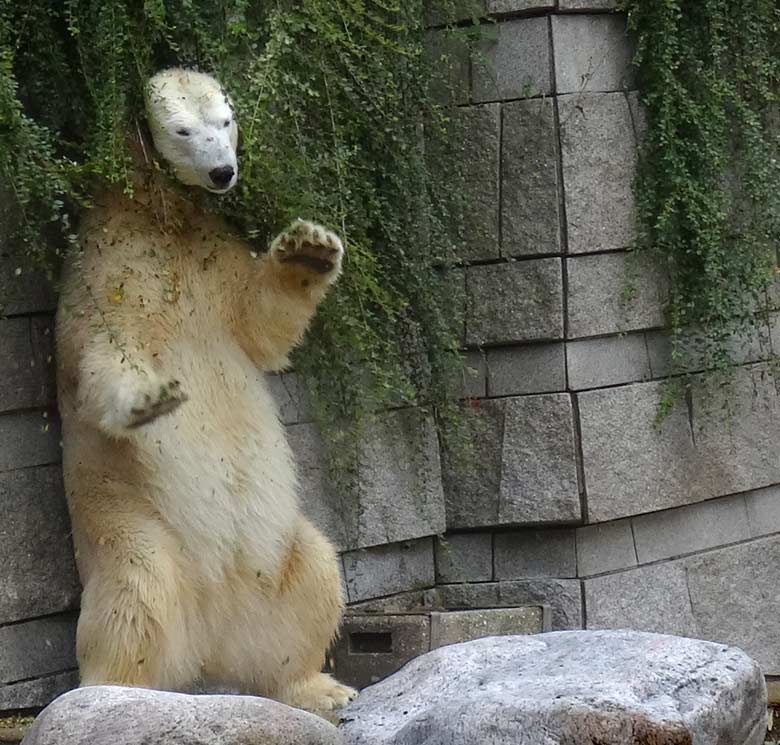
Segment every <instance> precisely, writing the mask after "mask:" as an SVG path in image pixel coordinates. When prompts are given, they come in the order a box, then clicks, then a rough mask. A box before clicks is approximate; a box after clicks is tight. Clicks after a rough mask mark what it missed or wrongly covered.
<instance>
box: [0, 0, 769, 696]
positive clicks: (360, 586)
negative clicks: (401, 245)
mask: <svg viewBox="0 0 780 745" xmlns="http://www.w3.org/2000/svg"><path fill="white" fill-rule="evenodd" d="M612 4H613V3H611V2H610V1H609V0H559V1H558V2H557V3H555V2H551V1H549V2H534V0H485V5H484V13H485V16H486V17H487V16H491V18H492V20H494V21H495V24H494V25H492V26H491V27H490V29H489V33H488V34H487V36H486V38H485V41H484V42H483V44H482V49H481V50H479V53H478V54H475V55H474V58H473V59H468V57H467V56H465V55H464V56H462V57H461V58H460V60H459V61H460V64H458V65H456V74H457V78H456V81H455V82H456V89H457V92H458V96H459V108H458V111H457V115H458V116H459V117H462V119H463V122H462V123H463V124H464V125H465V131H466V136H465V137H464V141H463V147H462V157H463V158H464V159H465V161H466V163H467V166H468V169H469V173H470V174H471V176H472V178H471V184H470V190H471V193H470V194H469V203H470V205H471V207H472V209H471V215H470V226H469V231H468V233H467V234H466V235H464V236H462V238H463V240H462V241H461V244H462V246H461V248H462V251H463V254H462V255H463V266H462V268H461V269H460V270H459V271H458V272H457V273H455V275H454V276H453V281H454V282H462V283H464V287H465V290H466V292H465V295H466V298H467V302H466V307H465V308H464V319H463V341H464V345H465V346H466V347H467V348H468V350H469V351H468V359H469V364H470V367H471V368H472V371H471V373H469V374H468V375H467V376H466V377H465V379H464V397H466V398H467V400H468V401H469V405H470V406H472V407H473V408H474V410H475V411H474V413H475V417H474V422H475V426H474V441H475V445H476V451H477V458H476V463H475V464H474V463H472V464H468V465H467V466H466V465H464V463H461V462H458V461H457V460H456V459H453V458H448V457H447V454H446V453H442V452H440V446H439V441H438V438H437V436H436V433H435V430H434V427H433V422H432V420H431V418H430V417H429V416H428V415H427V414H425V413H420V412H414V411H395V412H392V413H390V414H388V415H387V416H385V417H383V418H381V419H380V420H379V422H378V423H377V424H376V425H375V426H374V428H373V430H372V431H371V432H370V433H369V436H368V437H366V439H365V440H364V442H363V443H362V444H361V447H360V452H359V453H357V462H358V466H359V472H360V488H359V490H358V492H357V493H356V494H354V495H352V496H349V497H347V496H346V495H344V494H342V493H340V492H338V490H336V489H334V488H333V487H332V486H331V485H330V484H329V483H328V480H327V476H326V469H325V462H324V453H323V443H322V442H321V440H320V438H319V435H318V433H317V430H316V428H315V427H314V425H313V424H312V423H311V418H310V416H309V413H308V410H307V406H306V402H305V400H304V399H303V397H302V395H301V391H300V386H299V384H298V381H297V379H296V376H295V374H294V373H288V374H284V375H281V376H273V377H271V378H269V380H270V382H271V384H272V386H273V389H274V391H275V394H276V397H277V400H278V402H279V405H280V412H281V416H282V419H283V421H284V423H285V424H286V425H287V429H288V433H289V436H290V440H291V442H292V445H293V447H294V449H295V451H296V454H297V457H298V460H299V463H300V470H301V480H302V487H303V492H304V499H305V505H306V510H307V511H308V513H309V514H310V515H311V516H312V518H313V519H314V520H315V522H317V523H318V524H319V525H320V526H321V527H322V528H323V530H325V531H326V532H327V533H328V535H329V536H330V537H331V538H332V540H333V541H334V542H335V543H337V544H338V546H339V548H340V550H341V551H342V561H343V573H344V579H345V587H346V592H347V595H348V598H349V601H350V603H351V604H352V605H353V606H355V607H356V608H360V609H362V610H366V609H368V610H374V611H383V610H384V611H387V610H392V611H394V612H395V611H398V610H403V608H405V607H407V606H415V605H421V604H422V605H424V604H425V603H426V602H429V600H430V597H431V593H430V592H426V591H430V590H431V588H435V592H434V593H433V594H434V595H435V597H436V602H437V603H438V604H440V605H441V606H442V607H444V608H449V609H468V608H500V607H506V606H528V605H532V606H538V605H543V606H547V609H548V611H549V619H550V627H551V628H553V629H574V628H608V627H632V628H635V629H640V630H648V631H664V632H670V633H677V634H685V635H691V636H696V637H701V638H705V639H711V640H716V641H721V642H727V643H730V644H735V645H737V646H740V647H742V648H743V649H745V650H746V651H747V652H748V653H750V654H751V655H753V656H754V657H755V658H756V659H758V660H759V661H760V662H761V664H762V666H763V668H764V671H765V673H767V674H769V675H780V645H779V644H778V642H777V641H776V639H777V637H778V635H777V634H776V633H774V632H775V628H776V626H777V623H778V621H777V619H778V618H780V599H778V594H777V592H776V590H775V588H774V580H775V574H776V573H777V572H778V571H780V486H778V484H780V456H778V453H777V446H776V443H777V442H778V441H780V417H778V413H780V401H778V393H777V390H776V388H775V387H774V384H773V382H772V380H771V379H769V378H768V377H767V376H766V370H765V368H764V367H763V366H762V358H763V357H764V356H765V354H764V350H762V349H760V348H757V347H752V346H748V347H747V348H745V349H740V350H738V351H739V353H740V354H742V355H743V359H744V361H745V366H744V367H743V368H742V369H741V370H740V371H739V373H738V375H737V380H736V384H735V388H734V390H733V391H732V394H731V395H732V397H733V404H734V409H735V411H737V412H738V415H737V416H736V417H734V418H732V419H725V418H722V417H719V416H717V413H718V407H717V406H713V405H712V402H711V401H709V402H708V401H704V400H702V394H700V393H698V392H696V391H694V392H693V394H692V395H691V396H690V397H689V398H688V400H687V401H686V402H685V403H684V404H682V405H681V406H680V407H678V409H677V410H675V411H674V412H673V413H672V415H671V416H670V417H668V418H667V419H666V420H664V421H663V423H662V424H661V425H660V427H657V426H655V423H654V420H655V413H656V407H657V404H658V401H659V396H660V394H661V387H662V384H661V382H660V381H661V379H662V378H663V375H664V374H665V372H666V370H667V362H666V359H667V358H666V351H667V345H668V339H667V336H666V334H665V332H664V330H663V326H664V306H665V302H666V297H667V293H668V284H667V281H666V278H665V277H664V276H663V274H662V273H661V272H659V271H658V268H657V267H656V266H654V265H653V264H652V263H650V262H648V261H647V260H646V259H642V258H641V257H634V256H632V255H629V254H628V253H627V250H626V249H627V248H628V247H629V246H630V245H631V243H632V240H633V237H634V217H635V215H634V200H633V195H632V189H631V185H632V178H633V175H634V171H635V167H636V160H637V143H638V142H639V140H640V139H641V135H642V129H643V118H642V111H641V109H640V107H639V104H638V99H637V94H636V92H635V91H634V90H633V80H632V75H631V70H630V68H629V60H630V57H631V43H630V39H629V38H628V37H627V36H626V34H625V30H624V28H625V19H624V17H622V16H620V15H618V14H613V13H610V12H608V11H609V9H610V7H611V5H612ZM431 21H432V24H433V26H432V28H431V31H430V40H431V44H432V45H433V46H436V45H439V46H441V43H442V41H443V36H442V32H441V31H440V30H439V29H437V28H436V26H435V24H436V23H437V22H440V21H441V19H440V18H437V17H436V15H435V14H432V16H431ZM3 250H4V252H5V253H4V255H3V257H2V265H1V267H2V274H0V298H2V299H3V301H4V303H5V307H4V308H3V309H2V312H3V314H4V315H3V318H2V320H0V376H2V377H1V378H0V379H2V381H3V382H2V385H0V412H1V413H0V434H1V437H0V443H2V445H1V447H0V510H2V512H3V514H2V518H3V519H2V522H0V537H2V541H0V560H2V563H3V565H4V566H5V568H6V569H5V572H4V573H3V575H2V579H1V580H0V684H2V685H1V686H0V709H9V708H24V707H34V706H38V705H40V704H42V703H45V701H46V700H48V698H49V697H51V696H52V695H53V694H54V693H56V692H57V691H59V690H62V689H63V688H65V687H68V686H70V685H72V683H73V681H74V679H75V678H74V674H73V668H74V665H75V662H74V658H73V652H72V646H73V629H74V615H73V609H74V608H75V607H76V604H77V597H78V582H77V579H76V575H75V571H74V567H73V560H72V556H71V552H72V548H71V545H70V539H69V534H68V531H69V528H68V524H67V515H66V510H65V506H64V500H63V498H62V489H61V482H60V473H59V467H58V465H57V462H58V460H59V449H58V439H59V435H58V433H57V427H56V418H55V417H54V416H53V408H52V407H53V403H54V402H53V396H54V388H53V381H52V366H51V363H50V355H51V353H52V349H51V310H52V308H53V306H54V298H53V296H52V294H51V293H50V292H48V291H46V289H45V283H43V282H42V280H41V278H39V277H35V276H28V275H25V274H21V275H18V274H17V272H16V262H15V261H14V259H13V257H12V256H8V255H7V252H8V249H7V247H5V248H4V249H3ZM627 288H632V289H633V293H632V295H633V296H632V297H627V295H628V293H627ZM708 404H709V405H708ZM713 411H714V412H715V413H714V414H712V413H709V412H713Z"/></svg>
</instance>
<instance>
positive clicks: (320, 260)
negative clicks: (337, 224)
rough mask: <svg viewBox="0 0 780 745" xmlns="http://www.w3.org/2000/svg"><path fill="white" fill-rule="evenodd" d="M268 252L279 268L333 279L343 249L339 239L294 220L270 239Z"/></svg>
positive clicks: (338, 269)
mask: <svg viewBox="0 0 780 745" xmlns="http://www.w3.org/2000/svg"><path fill="white" fill-rule="evenodd" d="M270 251H271V254H273V255H275V256H276V257H277V258H278V260H279V261H280V262H282V263H283V264H295V265H297V266H299V267H302V268H305V269H308V270H310V271H311V272H314V273H315V274H319V275H323V277H324V276H325V275H330V276H331V277H335V276H336V275H337V274H338V272H339V271H340V269H341V259H342V256H343V254H344V247H343V245H342V244H341V240H340V239H339V237H338V236H337V235H336V234H335V233H333V232H331V231H330V230H328V229H327V228H324V227H323V226H322V225H318V224H317V223H313V222H309V221H308V220H296V221H295V222H294V223H293V224H292V225H290V227H289V228H287V230H285V231H284V232H283V233H280V234H279V235H278V236H277V237H276V238H275V239H274V241H273V243H272V244H271V249H270Z"/></svg>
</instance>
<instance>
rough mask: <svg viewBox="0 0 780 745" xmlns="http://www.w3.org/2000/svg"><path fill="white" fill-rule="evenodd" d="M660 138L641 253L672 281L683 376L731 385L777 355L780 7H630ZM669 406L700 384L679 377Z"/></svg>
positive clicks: (639, 188)
mask: <svg viewBox="0 0 780 745" xmlns="http://www.w3.org/2000/svg"><path fill="white" fill-rule="evenodd" d="M624 5H625V9H626V10H627V11H628V14H629V15H628V21H629V28H630V29H632V30H633V31H634V32H635V34H636V36H637V40H638V51H637V55H636V67H637V72H638V82H639V89H640V92H641V96H642V100H643V102H644V104H645V106H646V110H647V116H648V129H647V133H646V138H645V142H644V149H643V153H642V157H641V162H640V171H639V176H638V179H637V183H636V194H637V200H638V206H639V226H640V235H639V244H640V246H641V247H643V248H645V249H648V250H651V251H653V252H655V253H656V254H657V255H658V256H659V257H660V260H661V262H662V265H663V267H664V268H665V270H666V271H667V272H668V275H669V279H670V283H671V298H670V324H671V329H672V362H673V371H674V372H675V373H685V371H689V370H691V369H694V370H699V369H704V370H709V371H710V374H711V376H712V374H713V373H714V377H711V378H710V379H711V380H715V381H723V380H725V379H727V378H728V374H729V371H730V370H732V369H733V366H734V364H735V363H736V362H738V361H739V356H740V354H739V353H740V348H741V347H743V346H746V345H749V344H755V342H758V343H759V344H761V345H762V346H763V347H764V351H765V353H766V355H767V356H770V355H771V353H772V349H771V337H770V333H769V332H770V326H769V324H770V315H769V313H770V310H771V309H772V308H773V307H774V306H776V305H777V300H776V298H772V296H771V292H770V289H771V284H772V280H773V278H774V275H775V274H776V273H777V271H778V269H777V264H778V255H777V252H778V248H779V247H780V242H779V239H780V148H779V147H778V145H779V144H780V139H779V138H780V116H778V114H779V113H780V109H779V108H778V104H779V103H780V98H778V96H779V95H780V6H779V5H778V4H777V2H776V1H775V0H753V1H752V2H733V0H697V1H696V2H685V1H684V0H663V1H662V2H653V1H650V0H628V1H627V2H626V3H625V4H624ZM675 380H676V382H677V384H678V385H676V386H672V387H671V388H670V389H669V392H670V395H669V396H668V397H667V398H668V400H667V401H666V404H665V405H666V407H667V408H668V406H669V405H671V404H672V402H673V400H674V398H675V394H676V393H678V392H679V390H680V388H681V387H682V386H684V385H685V384H686V377H685V375H682V376H681V377H678V378H675Z"/></svg>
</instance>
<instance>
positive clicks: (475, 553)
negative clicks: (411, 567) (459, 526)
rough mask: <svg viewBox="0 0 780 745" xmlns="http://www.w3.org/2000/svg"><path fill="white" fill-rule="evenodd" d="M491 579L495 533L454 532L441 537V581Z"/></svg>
mask: <svg viewBox="0 0 780 745" xmlns="http://www.w3.org/2000/svg"><path fill="white" fill-rule="evenodd" d="M491 579H493V534H492V533H452V534H450V535H447V536H445V537H444V538H439V539H437V541H436V581H437V582H487V581H490V580H491Z"/></svg>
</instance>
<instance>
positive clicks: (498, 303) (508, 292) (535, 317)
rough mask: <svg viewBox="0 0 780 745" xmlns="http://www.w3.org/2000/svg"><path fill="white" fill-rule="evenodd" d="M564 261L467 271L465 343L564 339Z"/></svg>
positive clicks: (491, 266)
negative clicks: (562, 266)
mask: <svg viewBox="0 0 780 745" xmlns="http://www.w3.org/2000/svg"><path fill="white" fill-rule="evenodd" d="M562 303H563V280H562V276H561V260H560V259H535V260H532V261H518V262H509V263H507V264H493V265H490V266H473V267H469V268H468V269H467V270H466V304H467V308H466V343H467V344H468V345H472V346H480V345H482V344H500V343H507V342H518V341H534V340H541V339H560V338H561V337H562V336H563V304H562Z"/></svg>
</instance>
